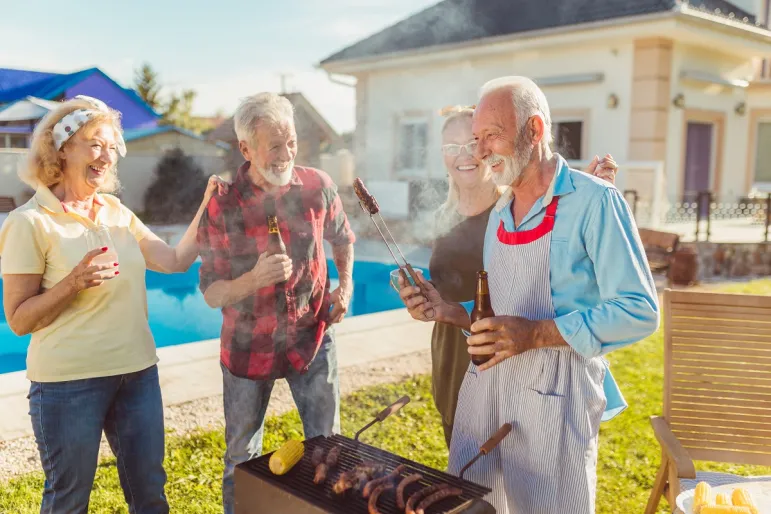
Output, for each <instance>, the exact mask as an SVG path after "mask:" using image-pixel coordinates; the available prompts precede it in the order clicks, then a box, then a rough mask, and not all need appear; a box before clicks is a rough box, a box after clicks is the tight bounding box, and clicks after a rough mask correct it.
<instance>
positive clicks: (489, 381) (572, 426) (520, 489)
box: [448, 197, 606, 514]
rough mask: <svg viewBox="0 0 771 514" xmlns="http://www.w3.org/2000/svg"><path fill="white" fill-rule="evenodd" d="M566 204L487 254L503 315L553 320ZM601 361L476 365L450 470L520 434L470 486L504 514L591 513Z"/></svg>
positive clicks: (532, 354) (569, 357)
mask: <svg viewBox="0 0 771 514" xmlns="http://www.w3.org/2000/svg"><path fill="white" fill-rule="evenodd" d="M558 201H559V197H554V199H553V200H552V202H551V203H550V204H549V206H548V207H547V209H546V215H545V216H544V219H543V222H542V223H541V224H540V225H539V226H538V227H536V228H534V229H532V230H526V231H520V232H507V231H506V230H505V229H504V227H503V222H501V225H500V226H499V228H498V237H497V240H496V242H495V243H494V244H493V245H492V247H491V248H489V249H488V251H489V252H490V254H489V260H488V263H489V264H488V265H487V266H488V270H487V271H488V274H489V282H490V295H491V298H492V305H493V310H494V311H495V313H496V315H499V316H502V315H509V316H521V317H524V318H527V319H530V320H543V319H553V318H554V317H555V313H554V307H553V305H552V297H551V286H550V282H549V248H550V243H551V233H552V229H553V227H554V216H555V214H556V212H557V203H558ZM604 377H605V366H604V364H603V363H602V361H601V359H600V358H592V359H587V358H585V357H583V356H581V355H580V354H578V353H577V352H575V351H574V350H573V349H572V348H571V347H569V346H562V347H553V348H543V349H537V350H528V351H527V352H524V353H522V354H520V355H516V356H514V357H511V358H509V359H506V360H505V361H503V362H501V363H499V364H498V365H496V366H493V367H492V368H491V369H489V370H487V371H484V372H480V371H479V370H478V369H477V367H476V366H475V365H474V364H473V363H471V364H470V365H469V368H468V371H467V373H466V376H465V378H464V380H463V385H462V386H461V390H460V396H459V399H458V408H457V411H456V414H455V422H454V428H453V433H452V442H451V447H450V460H449V466H448V471H449V472H450V473H453V474H456V475H457V474H458V473H459V472H460V469H461V468H462V467H463V466H464V465H465V464H466V463H467V462H468V461H469V460H471V459H472V458H473V457H474V456H475V455H477V454H478V453H479V448H480V447H481V446H482V444H484V442H485V441H486V440H487V439H488V438H489V437H490V436H491V435H492V434H493V433H494V432H495V431H496V430H498V428H500V426H501V425H503V424H504V423H511V425H512V431H511V433H510V434H509V435H508V436H507V437H506V438H505V439H504V440H503V442H502V443H501V444H500V445H499V446H498V447H497V448H496V449H495V450H493V451H492V452H491V453H490V454H488V455H487V456H484V457H482V458H480V459H479V460H478V461H477V462H476V463H475V464H474V465H473V466H472V467H471V468H469V469H468V470H467V471H466V474H465V475H464V478H467V479H469V480H471V481H472V482H477V483H479V484H482V485H485V486H487V487H490V488H491V489H492V493H490V494H489V495H488V496H487V497H486V498H485V499H486V500H487V501H489V502H490V503H491V504H492V505H493V506H494V507H495V509H496V512H498V514H566V513H571V514H590V513H591V514H593V513H594V504H595V492H596V481H597V475H596V467H597V442H598V433H599V428H600V420H601V418H602V413H603V411H604V410H605V403H606V402H605V394H604V392H603V380H604Z"/></svg>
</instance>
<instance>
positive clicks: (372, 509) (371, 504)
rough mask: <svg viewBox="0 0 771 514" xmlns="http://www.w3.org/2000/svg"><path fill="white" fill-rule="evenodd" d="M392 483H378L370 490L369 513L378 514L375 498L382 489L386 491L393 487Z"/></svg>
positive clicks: (376, 498) (381, 492) (378, 496)
mask: <svg viewBox="0 0 771 514" xmlns="http://www.w3.org/2000/svg"><path fill="white" fill-rule="evenodd" d="M393 487H394V486H393V484H384V485H380V486H378V487H376V488H375V490H374V491H372V495H371V496H370V497H369V503H368V505H367V506H368V507H369V514H380V511H379V510H378V509H377V500H378V498H380V495H381V494H383V491H386V490H388V489H393Z"/></svg>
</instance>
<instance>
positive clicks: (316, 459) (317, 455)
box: [311, 446, 324, 466]
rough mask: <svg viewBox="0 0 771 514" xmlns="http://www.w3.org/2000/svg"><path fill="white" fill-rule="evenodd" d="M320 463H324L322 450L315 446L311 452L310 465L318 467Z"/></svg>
mask: <svg viewBox="0 0 771 514" xmlns="http://www.w3.org/2000/svg"><path fill="white" fill-rule="evenodd" d="M322 462H324V448H323V447H321V446H317V447H316V448H315V449H314V450H313V456H312V457H311V464H313V465H314V466H318V465H319V464H321V463H322Z"/></svg>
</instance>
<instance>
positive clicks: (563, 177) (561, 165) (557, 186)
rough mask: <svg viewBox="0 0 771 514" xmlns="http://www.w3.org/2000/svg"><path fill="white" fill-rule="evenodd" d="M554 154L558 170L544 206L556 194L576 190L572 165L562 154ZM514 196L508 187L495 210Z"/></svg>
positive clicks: (545, 198)
mask: <svg viewBox="0 0 771 514" xmlns="http://www.w3.org/2000/svg"><path fill="white" fill-rule="evenodd" d="M554 155H555V156H556V157H557V170H556V171H555V172H554V177H552V179H551V183H550V184H549V188H548V189H547V190H546V194H544V196H543V199H542V200H541V205H543V206H544V207H547V206H548V205H549V204H550V203H551V201H552V200H553V199H554V197H555V196H563V195H566V194H568V193H572V192H574V191H575V190H576V187H575V185H573V177H571V176H570V167H569V166H568V163H567V161H566V160H565V158H564V157H562V156H561V155H560V154H554ZM512 198H514V193H513V191H512V190H511V187H508V188H506V191H504V193H503V194H502V195H501V197H500V198H499V199H498V202H497V203H496V204H495V210H496V211H497V212H500V211H501V210H503V209H504V208H505V207H506V206H507V205H508V204H509V202H511V200H512Z"/></svg>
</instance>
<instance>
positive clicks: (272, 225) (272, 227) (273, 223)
mask: <svg viewBox="0 0 771 514" xmlns="http://www.w3.org/2000/svg"><path fill="white" fill-rule="evenodd" d="M268 233H270V234H278V221H277V220H276V218H275V216H270V217H268Z"/></svg>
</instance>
